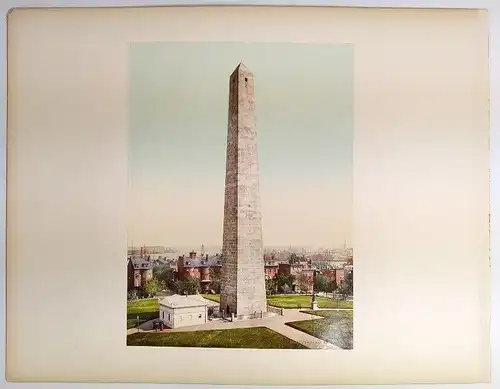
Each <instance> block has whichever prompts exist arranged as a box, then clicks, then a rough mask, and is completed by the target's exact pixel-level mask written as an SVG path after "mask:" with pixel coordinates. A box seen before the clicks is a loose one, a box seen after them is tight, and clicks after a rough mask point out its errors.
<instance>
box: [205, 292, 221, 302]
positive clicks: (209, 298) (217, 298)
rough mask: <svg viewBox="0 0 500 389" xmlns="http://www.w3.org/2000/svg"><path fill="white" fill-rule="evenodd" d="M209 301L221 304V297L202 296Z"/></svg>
mask: <svg viewBox="0 0 500 389" xmlns="http://www.w3.org/2000/svg"><path fill="white" fill-rule="evenodd" d="M202 296H203V297H205V298H206V299H207V300H211V301H215V302H217V303H220V295H219V294H202Z"/></svg>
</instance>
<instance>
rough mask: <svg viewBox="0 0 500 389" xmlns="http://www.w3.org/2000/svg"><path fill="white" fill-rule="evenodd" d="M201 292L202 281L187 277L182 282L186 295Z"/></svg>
mask: <svg viewBox="0 0 500 389" xmlns="http://www.w3.org/2000/svg"><path fill="white" fill-rule="evenodd" d="M199 290H200V280H199V279H198V278H196V277H187V278H186V279H185V280H184V281H183V282H182V292H183V293H184V294H196V293H197V292H198V291H199Z"/></svg>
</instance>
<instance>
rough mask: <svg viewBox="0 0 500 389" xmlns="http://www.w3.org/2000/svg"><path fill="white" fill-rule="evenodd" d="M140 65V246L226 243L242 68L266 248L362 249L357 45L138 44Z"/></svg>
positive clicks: (135, 147)
mask: <svg viewBox="0 0 500 389" xmlns="http://www.w3.org/2000/svg"><path fill="white" fill-rule="evenodd" d="M129 60H130V64H129V65H130V67H129V71H130V89H129V92H130V111H129V112H130V118H129V119H130V141H129V148H130V183H131V198H130V211H131V214H130V216H131V219H130V223H129V243H130V242H131V241H132V240H134V242H136V244H141V243H144V244H168V245H196V247H197V246H199V245H201V244H202V243H204V244H205V245H212V244H214V245H219V244H221V242H222V220H223V201H224V178H225V147H226V145H225V142H226V136H227V106H228V80H229V75H230V74H231V73H232V71H233V70H234V68H235V67H236V66H237V64H238V63H239V62H240V61H241V62H243V63H244V64H245V65H246V66H247V67H248V68H249V69H250V70H251V71H252V72H253V74H254V79H255V98H256V115H257V136H258V148H259V149H258V152H259V163H260V171H261V176H260V183H261V201H262V212H263V214H262V218H263V233H264V244H265V245H288V244H292V245H312V246H335V245H341V244H343V242H344V240H347V242H348V244H350V243H351V229H352V220H351V219H352V159H353V155H352V143H353V116H354V115H353V48H352V46H351V45H319V44H318V45H311V44H291V43H249V44H245V43H137V44H132V45H131V47H130V57H129Z"/></svg>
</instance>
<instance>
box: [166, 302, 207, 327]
mask: <svg viewBox="0 0 500 389" xmlns="http://www.w3.org/2000/svg"><path fill="white" fill-rule="evenodd" d="M160 319H162V320H164V321H165V324H166V325H167V326H168V327H170V328H179V327H187V326H195V325H199V324H205V323H206V322H207V321H208V319H207V307H206V306H201V307H184V308H169V307H166V306H163V305H160Z"/></svg>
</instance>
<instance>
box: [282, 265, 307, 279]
mask: <svg viewBox="0 0 500 389" xmlns="http://www.w3.org/2000/svg"><path fill="white" fill-rule="evenodd" d="M307 269H310V265H309V263H308V262H299V263H292V264H290V263H280V264H279V266H278V274H282V275H284V276H289V275H292V276H294V277H297V276H298V275H299V274H300V273H302V272H303V271H304V270H307Z"/></svg>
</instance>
